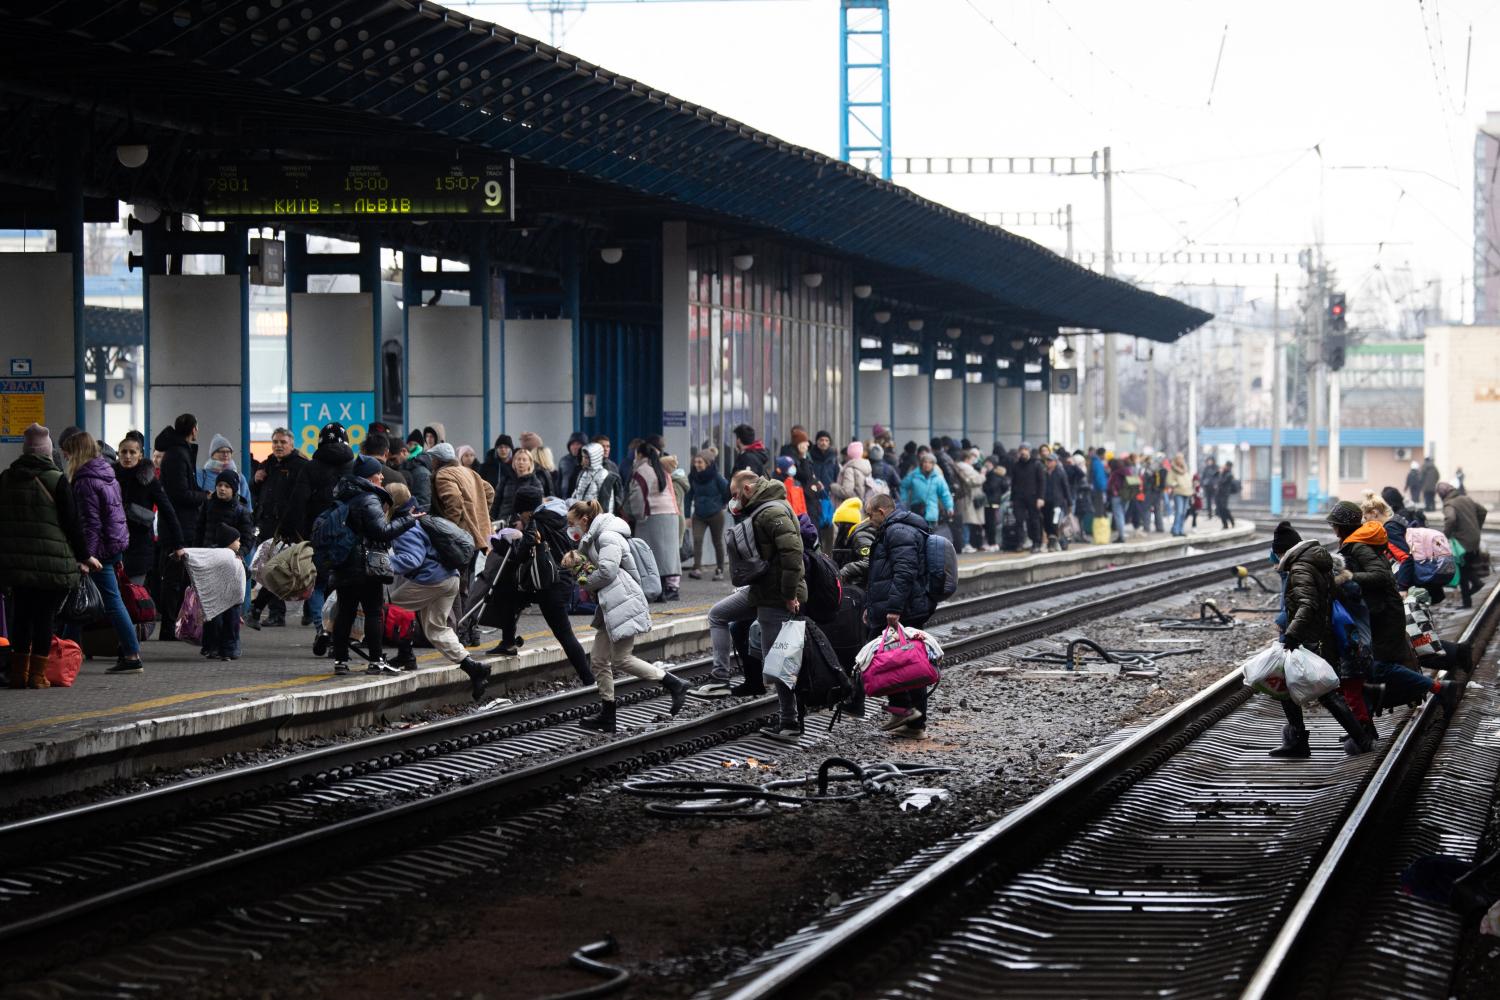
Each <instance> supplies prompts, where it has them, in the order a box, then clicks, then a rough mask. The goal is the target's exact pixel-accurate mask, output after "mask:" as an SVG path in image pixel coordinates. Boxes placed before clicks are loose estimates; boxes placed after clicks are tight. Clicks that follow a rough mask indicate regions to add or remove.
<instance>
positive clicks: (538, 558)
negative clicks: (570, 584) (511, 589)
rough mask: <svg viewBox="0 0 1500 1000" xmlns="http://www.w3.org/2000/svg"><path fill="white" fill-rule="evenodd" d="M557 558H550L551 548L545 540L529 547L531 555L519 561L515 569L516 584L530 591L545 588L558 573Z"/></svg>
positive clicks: (533, 591)
mask: <svg viewBox="0 0 1500 1000" xmlns="http://www.w3.org/2000/svg"><path fill="white" fill-rule="evenodd" d="M560 572H561V571H560V570H559V569H558V566H557V560H556V559H554V558H552V549H551V547H550V546H549V545H548V544H547V543H546V542H545V541H539V542H537V543H536V544H535V545H533V546H532V547H531V555H530V556H529V557H528V558H527V559H525V560H523V561H522V562H521V565H520V567H519V568H518V569H517V571H516V586H517V587H519V588H520V589H521V590H525V591H530V592H531V593H533V594H535V593H540V592H541V591H543V590H547V589H548V588H550V587H551V586H552V585H553V584H554V583H556V582H557V578H558V576H559V575H560Z"/></svg>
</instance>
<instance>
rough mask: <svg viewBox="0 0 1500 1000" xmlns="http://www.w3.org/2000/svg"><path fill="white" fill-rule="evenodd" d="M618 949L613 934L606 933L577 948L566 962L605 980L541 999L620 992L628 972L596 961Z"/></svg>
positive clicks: (582, 999)
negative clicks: (602, 937)
mask: <svg viewBox="0 0 1500 1000" xmlns="http://www.w3.org/2000/svg"><path fill="white" fill-rule="evenodd" d="M619 950H620V946H619V944H618V942H616V941H615V936H614V935H613V934H609V935H606V936H605V938H604V940H602V941H595V942H594V943H592V944H586V945H584V946H583V947H582V948H579V949H578V950H577V951H575V952H573V954H572V955H570V956H569V957H568V962H569V963H570V964H571V965H573V967H574V968H578V969H582V970H583V971H584V972H590V973H593V974H594V975H596V976H604V977H606V981H605V982H602V983H596V984H595V985H593V986H585V987H583V988H582V989H576V990H569V991H568V992H567V993H553V994H550V995H548V996H545V997H542V998H541V1000H593V998H594V997H607V996H609V995H610V994H612V993H618V992H620V991H621V990H623V989H624V988H625V987H626V986H627V985H628V984H629V983H630V973H629V972H627V971H625V970H624V969H622V968H620V967H619V966H618V965H608V964H606V963H604V962H600V961H598V959H599V958H600V956H603V955H613V954H614V953H615V952H617V951H619Z"/></svg>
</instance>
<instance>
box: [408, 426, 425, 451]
mask: <svg viewBox="0 0 1500 1000" xmlns="http://www.w3.org/2000/svg"><path fill="white" fill-rule="evenodd" d="M426 442H427V439H426V438H425V437H423V436H422V432H421V431H416V430H414V431H412V432H411V433H410V434H408V435H406V443H407V444H414V445H416V446H417V447H418V448H420V447H422V445H424V444H425V443H426Z"/></svg>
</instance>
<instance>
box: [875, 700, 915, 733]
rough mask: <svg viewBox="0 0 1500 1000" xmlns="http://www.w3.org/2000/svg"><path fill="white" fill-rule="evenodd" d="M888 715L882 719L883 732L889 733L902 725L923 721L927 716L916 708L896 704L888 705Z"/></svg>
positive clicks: (881, 727)
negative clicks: (900, 706) (901, 706)
mask: <svg viewBox="0 0 1500 1000" xmlns="http://www.w3.org/2000/svg"><path fill="white" fill-rule="evenodd" d="M885 711H886V717H885V718H884V719H881V720H880V730H881V732H885V733H889V732H894V731H895V730H897V729H900V728H901V727H902V726H915V725H917V724H918V723H920V722H922V721H923V720H924V719H925V718H926V716H924V715H923V714H922V713H921V712H918V711H917V710H916V709H915V708H898V707H896V706H895V705H887V706H886V709H885Z"/></svg>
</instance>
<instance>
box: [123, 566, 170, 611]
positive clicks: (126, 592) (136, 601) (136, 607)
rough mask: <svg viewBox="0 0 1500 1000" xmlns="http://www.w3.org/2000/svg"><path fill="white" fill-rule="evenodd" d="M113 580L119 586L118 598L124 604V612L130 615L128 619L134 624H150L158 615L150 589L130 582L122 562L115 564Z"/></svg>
mask: <svg viewBox="0 0 1500 1000" xmlns="http://www.w3.org/2000/svg"><path fill="white" fill-rule="evenodd" d="M115 580H116V582H117V583H118V585H119V587H120V600H121V601H123V602H124V604H125V613H126V614H128V615H130V620H131V622H133V623H134V624H136V625H150V624H152V623H154V622H155V621H156V620H157V619H158V618H159V617H160V615H158V614H157V611H156V601H155V600H153V599H152V597H151V591H149V590H147V589H146V588H145V587H143V586H141V585H140V584H138V583H132V582H131V581H130V577H128V576H126V575H125V566H124V564H122V563H116V564H115Z"/></svg>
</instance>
